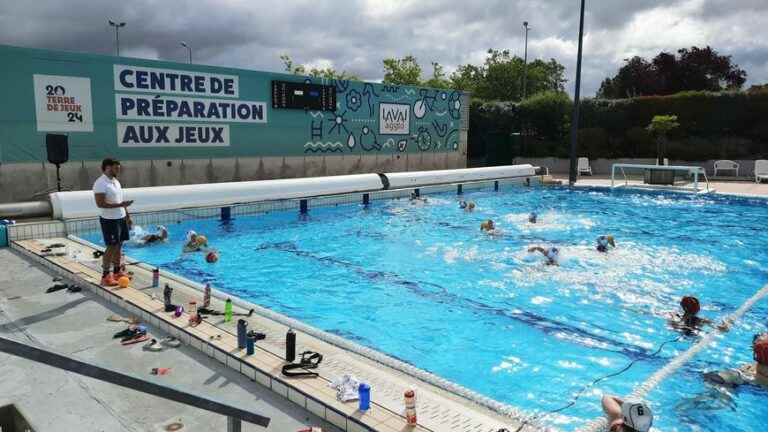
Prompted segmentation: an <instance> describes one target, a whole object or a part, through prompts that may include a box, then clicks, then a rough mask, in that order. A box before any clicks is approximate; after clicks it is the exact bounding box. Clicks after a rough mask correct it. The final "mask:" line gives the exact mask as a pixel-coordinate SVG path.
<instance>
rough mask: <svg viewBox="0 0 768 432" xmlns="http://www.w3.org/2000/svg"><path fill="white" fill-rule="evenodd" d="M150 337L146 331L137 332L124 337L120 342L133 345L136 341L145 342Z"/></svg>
mask: <svg viewBox="0 0 768 432" xmlns="http://www.w3.org/2000/svg"><path fill="white" fill-rule="evenodd" d="M148 339H149V336H147V334H146V333H137V334H136V335H134V336H132V337H128V338H125V339H123V340H122V341H121V342H120V343H121V344H123V345H133V344H135V343H139V342H144V341H146V340H148Z"/></svg>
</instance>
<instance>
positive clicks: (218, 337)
mask: <svg viewBox="0 0 768 432" xmlns="http://www.w3.org/2000/svg"><path fill="white" fill-rule="evenodd" d="M208 339H210V340H221V335H220V334H217V335H216V336H211V337H209V338H208Z"/></svg>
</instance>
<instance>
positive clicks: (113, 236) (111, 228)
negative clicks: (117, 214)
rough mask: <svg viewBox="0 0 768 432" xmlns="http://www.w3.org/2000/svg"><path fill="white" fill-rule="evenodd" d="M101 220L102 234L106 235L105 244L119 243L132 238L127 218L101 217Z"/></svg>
mask: <svg viewBox="0 0 768 432" xmlns="http://www.w3.org/2000/svg"><path fill="white" fill-rule="evenodd" d="M99 222H101V234H102V235H103V236H104V244H106V245H107V246H114V245H118V244H121V243H122V242H124V241H128V239H130V238H131V236H130V230H129V229H128V221H127V220H126V218H121V219H104V218H99Z"/></svg>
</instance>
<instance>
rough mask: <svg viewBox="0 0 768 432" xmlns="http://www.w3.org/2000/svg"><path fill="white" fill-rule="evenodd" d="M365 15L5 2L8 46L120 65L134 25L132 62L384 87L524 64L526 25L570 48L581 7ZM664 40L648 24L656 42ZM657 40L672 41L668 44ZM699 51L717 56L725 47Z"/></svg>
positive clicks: (705, 0) (208, 1) (749, 8)
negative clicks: (517, 59)
mask: <svg viewBox="0 0 768 432" xmlns="http://www.w3.org/2000/svg"><path fill="white" fill-rule="evenodd" d="M694 1H699V0H667V1H660V0H632V1H618V0H588V1H587V5H588V7H587V17H586V29H587V32H592V34H598V33H599V34H600V35H605V36H604V37H605V38H615V37H617V36H618V35H620V34H622V32H626V31H628V30H627V25H628V23H629V22H631V21H632V20H633V19H634V18H635V17H636V16H637V14H638V13H641V12H644V11H648V10H651V9H653V8H656V7H661V6H663V7H674V6H675V5H682V4H693V3H691V2H694ZM700 3H701V4H702V5H703V6H702V7H700V8H699V9H698V10H696V11H695V15H696V18H697V19H699V20H701V21H702V23H703V25H710V24H712V25H715V24H717V23H718V22H719V20H720V19H722V18H723V17H730V18H731V19H733V18H734V17H738V16H742V15H739V14H748V15H754V14H755V13H762V14H766V5H765V4H764V3H765V1H764V0H738V1H733V0H731V1H725V0H701V1H700ZM368 7H369V6H368V4H367V3H366V2H365V1H363V0H350V1H340V0H336V1H309V0H283V1H271V0H262V1H257V2H221V1H216V0H199V1H192V0H189V1H175V2H172V1H164V2H156V1H152V0H135V1H131V2H117V1H115V2H107V1H96V0H90V1H86V0H70V1H68V2H60V1H54V0H34V1H26V2H16V1H11V0H0V43H4V44H11V45H20V46H27V47H39V48H52V49H67V50H75V51H86V52H95V53H102V54H111V53H112V52H113V49H114V48H113V47H114V39H113V38H114V36H113V33H112V31H111V29H110V28H109V26H108V25H107V19H108V18H113V19H118V20H122V21H126V22H127V26H126V28H125V29H123V30H122V31H121V34H120V37H121V49H122V50H123V53H126V54H128V55H131V54H133V55H150V56H151V55H156V56H157V57H158V58H161V59H167V60H175V61H185V59H186V53H185V51H184V49H183V48H181V47H180V46H179V41H181V40H185V41H187V42H189V43H190V45H191V46H192V47H193V50H194V57H195V61H196V62H200V63H206V64H214V65H224V66H235V67H245V68H253V69H263V70H280V69H281V66H282V65H281V62H280V60H279V55H280V54H282V53H288V54H290V55H291V56H292V57H293V58H294V60H296V61H299V62H314V61H317V60H318V59H329V60H331V61H332V62H333V64H334V66H335V67H336V68H337V69H342V70H348V71H350V72H353V73H356V74H358V75H359V76H361V77H363V78H365V79H371V80H378V79H381V77H382V76H383V69H382V64H381V60H382V59H383V58H385V57H389V56H404V55H407V54H413V55H415V56H416V57H417V58H418V59H419V61H420V63H421V64H422V66H423V68H424V70H425V73H429V72H430V71H431V68H430V62H431V61H438V62H440V63H442V64H444V65H446V66H447V67H448V68H449V69H451V68H453V67H455V66H457V65H459V64H462V63H466V62H468V61H470V60H471V56H472V55H473V54H474V53H477V52H482V51H485V50H487V49H488V48H500V49H505V48H506V49H510V50H511V51H512V52H513V53H516V54H522V48H523V40H522V35H523V33H522V28H521V25H522V21H524V20H528V21H530V22H531V26H532V27H533V30H532V32H531V34H530V36H531V43H532V47H533V46H534V45H536V42H537V41H543V40H545V39H547V38H555V39H559V40H561V41H564V42H565V45H566V46H567V45H568V44H571V45H572V44H574V43H575V39H576V37H577V35H578V27H577V26H578V1H577V0H548V1H543V0H517V1H509V0H478V1H466V0H421V1H411V2H408V3H406V4H405V5H402V6H400V7H398V8H396V9H394V11H393V12H392V14H391V15H389V16H388V18H387V19H377V18H371V17H370V14H369V13H367V12H370V11H369V10H368V9H367V8H368ZM743 16H747V15H743ZM767 18H768V16H767ZM598 30H599V32H598ZM754 30H755V31H760V30H762V28H760V29H754ZM659 31H660V30H659V29H655V28H654V27H653V23H648V32H649V33H650V32H659ZM658 36H659V39H660V40H663V33H662V34H660V35H658ZM608 42H609V43H608V46H612V44H611V43H610V42H612V41H611V40H609V41H608ZM702 42H703V43H710V44H711V45H713V46H715V47H716V48H717V44H716V43H714V42H716V41H702ZM659 46H662V45H661V42H660V44H659ZM727 49H728V51H727V52H726V53H727V54H731V55H733V57H734V60H735V61H736V62H737V63H739V64H740V65H741V66H742V67H745V68H747V70H748V72H749V73H750V78H751V81H753V82H765V81H768V65H766V62H767V61H768V53H766V51H767V50H768V45H766V43H765V42H762V41H758V42H755V41H738V40H733V39H729V42H728V46H727ZM618 50H619V47H617V48H616V52H614V53H612V55H606V54H604V53H603V54H600V55H597V54H595V53H590V52H589V51H586V52H585V64H584V92H583V94H586V95H590V94H594V92H595V91H596V90H597V87H598V86H599V85H600V81H602V79H603V78H604V77H605V76H607V75H609V74H613V73H615V71H616V68H617V67H618V66H619V65H617V64H615V63H614V62H613V61H614V60H613V59H615V58H622V57H623V56H624V55H625V53H623V52H619V51H618ZM658 50H660V48H659V49H658ZM658 50H657V52H658ZM572 51H573V50H572V49H565V50H563V49H562V48H557V47H555V48H550V49H534V48H532V49H531V50H530V54H531V56H532V57H544V58H549V57H555V58H556V59H557V60H559V61H560V62H561V63H563V64H564V65H565V66H566V67H567V68H568V71H569V72H568V73H569V78H571V76H572V74H573V70H574V69H575V55H574V54H573V52H572ZM570 81H571V83H569V87H571V86H572V79H570ZM569 90H571V89H569Z"/></svg>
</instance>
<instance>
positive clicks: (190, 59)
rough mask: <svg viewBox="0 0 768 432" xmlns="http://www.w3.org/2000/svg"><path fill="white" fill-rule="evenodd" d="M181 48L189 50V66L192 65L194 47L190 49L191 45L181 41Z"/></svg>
mask: <svg viewBox="0 0 768 432" xmlns="http://www.w3.org/2000/svg"><path fill="white" fill-rule="evenodd" d="M181 46H183V47H184V48H186V49H187V51H188V52H189V64H192V47H190V46H189V45H187V43H186V42H184V41H181Z"/></svg>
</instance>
